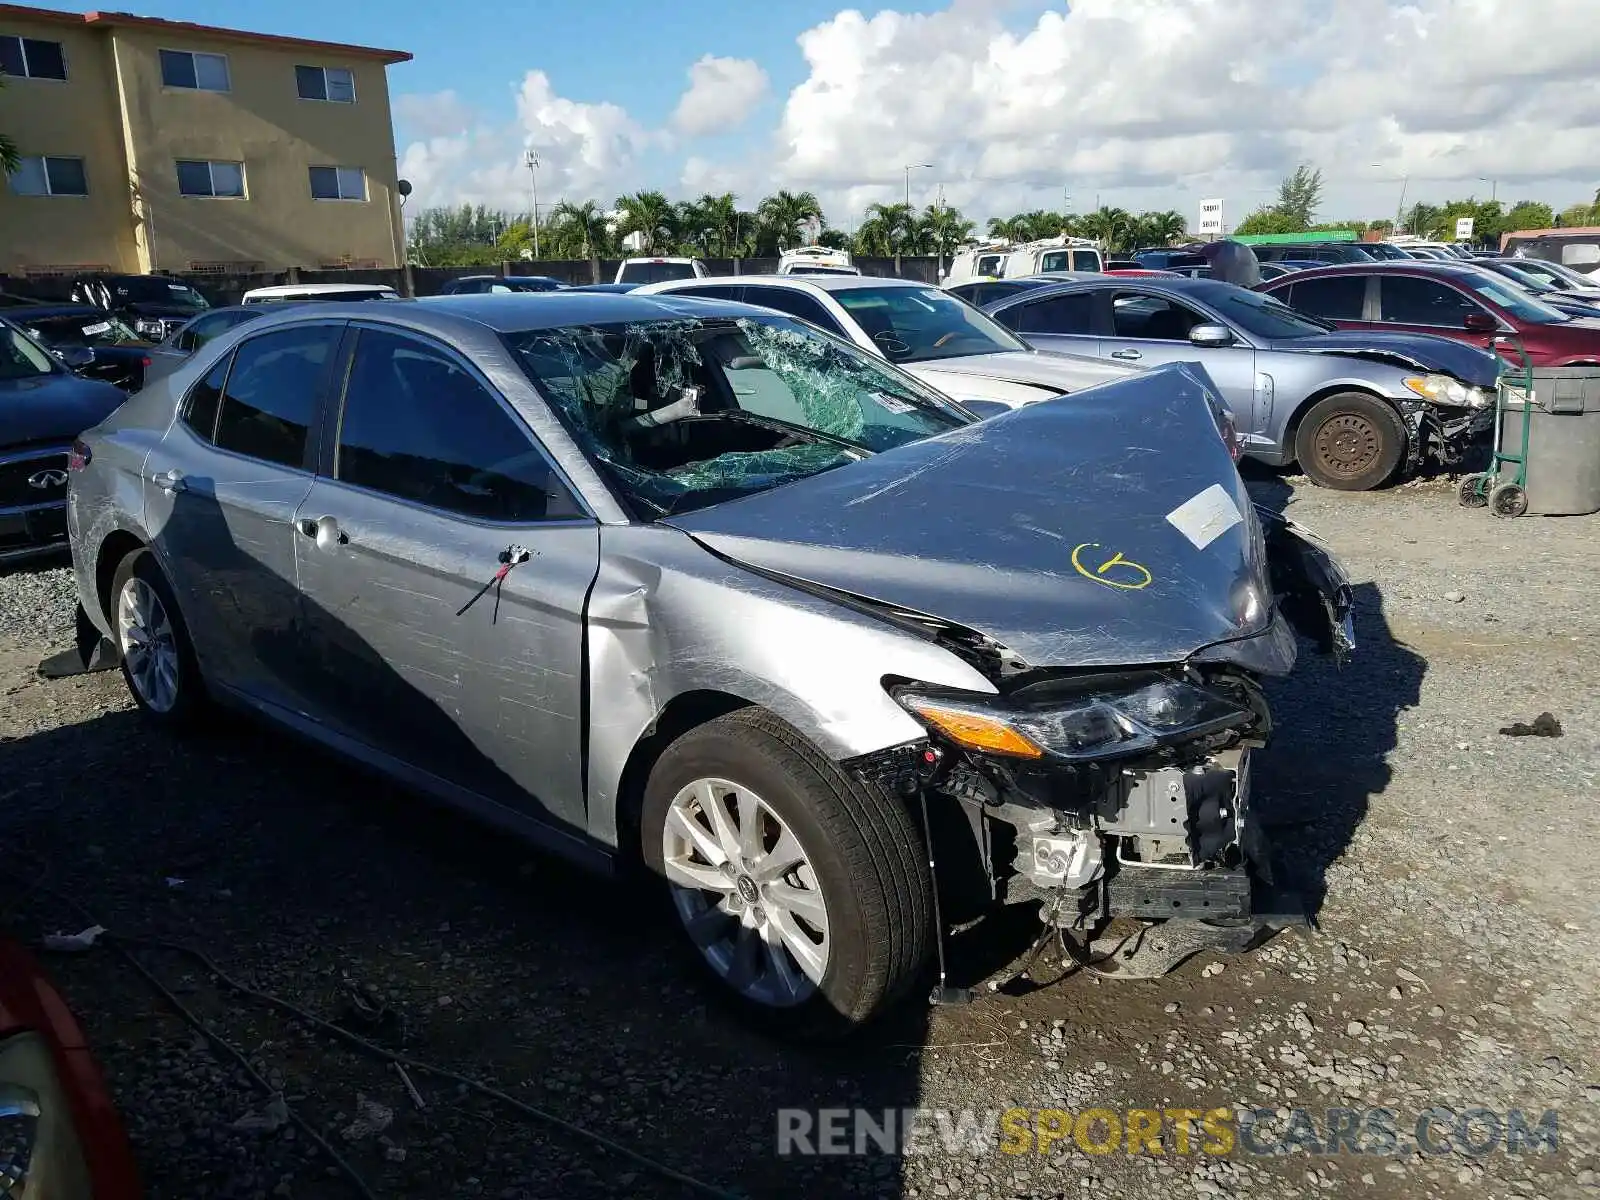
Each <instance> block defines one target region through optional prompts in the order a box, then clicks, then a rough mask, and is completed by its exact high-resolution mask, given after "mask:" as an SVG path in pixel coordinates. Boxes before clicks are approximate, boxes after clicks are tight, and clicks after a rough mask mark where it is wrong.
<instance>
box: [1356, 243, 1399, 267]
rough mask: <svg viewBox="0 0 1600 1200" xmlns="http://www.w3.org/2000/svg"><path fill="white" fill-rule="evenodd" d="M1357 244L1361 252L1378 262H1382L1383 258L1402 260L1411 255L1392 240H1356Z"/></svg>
mask: <svg viewBox="0 0 1600 1200" xmlns="http://www.w3.org/2000/svg"><path fill="white" fill-rule="evenodd" d="M1357 245H1359V246H1360V247H1361V249H1362V252H1363V253H1364V254H1366V255H1367V257H1368V258H1375V259H1377V260H1378V261H1379V262H1383V261H1385V260H1393V261H1395V262H1404V261H1405V260H1406V259H1408V258H1410V257H1411V256H1410V255H1409V254H1407V253H1406V252H1405V251H1404V250H1402V249H1401V248H1400V247H1399V246H1396V245H1395V244H1394V243H1393V242H1358V243H1357Z"/></svg>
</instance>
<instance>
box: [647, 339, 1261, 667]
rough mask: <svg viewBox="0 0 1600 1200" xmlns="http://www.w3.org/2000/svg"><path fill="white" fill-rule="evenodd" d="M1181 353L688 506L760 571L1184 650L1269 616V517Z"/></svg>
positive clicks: (907, 603)
mask: <svg viewBox="0 0 1600 1200" xmlns="http://www.w3.org/2000/svg"><path fill="white" fill-rule="evenodd" d="M1209 391H1211V382H1210V379H1209V377H1208V376H1207V375H1206V373H1205V372H1204V370H1202V369H1201V368H1199V367H1198V366H1196V365H1195V364H1189V363H1176V364H1171V365H1168V366H1163V367H1160V368H1157V369H1154V370H1149V371H1143V372H1141V373H1139V374H1138V375H1137V376H1135V377H1132V378H1128V379H1125V380H1123V381H1121V382H1117V383H1112V384H1108V385H1106V386H1105V387H1101V388H1097V389H1095V390H1094V391H1091V392H1085V393H1083V394H1081V395H1077V396H1072V397H1063V398H1061V399H1055V400H1046V401H1042V402H1040V403H1038V404H1033V405H1028V406H1025V407H1023V408H1018V409H1015V410H1012V411H1011V412H1007V413H1004V414H1002V415H1000V416H997V417H994V418H992V419H990V420H988V421H983V422H980V423H978V424H975V425H969V426H966V427H963V428H961V429H957V430H952V431H951V432H949V433H946V434H942V435H940V436H939V437H935V438H929V439H927V440H925V441H921V442H915V443H912V444H910V445H907V446H901V447H899V448H897V449H895V450H892V451H889V452H887V453H883V454H879V455H876V456H874V457H872V458H869V459H865V460H863V461H861V462H858V463H853V464H851V465H849V466H845V467H840V468H837V469H835V470H831V471H826V472H823V473H822V474H820V475H815V476H812V477H811V478H809V479H804V480H800V481H798V482H795V483H791V484H788V485H786V486H783V487H779V488H774V489H772V490H771V491H767V492H762V493H758V494H756V495H753V496H748V497H744V498H742V499H739V500H735V501H731V502H729V503H725V504H720V505H716V506H713V507H711V508H707V509H702V510H701V511H699V512H694V513H686V514H683V515H681V516H677V517H672V518H669V519H668V521H667V523H668V524H671V525H674V526H676V527H678V528H680V529H682V530H684V531H685V532H687V533H689V534H691V535H692V536H693V537H695V538H696V539H698V540H699V541H700V542H701V543H702V544H704V545H705V546H706V547H708V548H709V549H711V550H712V551H713V552H715V553H717V554H719V555H721V556H723V557H725V558H727V559H730V560H733V561H734V562H738V563H744V564H748V565H749V566H751V567H754V568H757V569H759V570H762V571H765V572H768V573H772V574H776V575H779V576H785V577H789V578H792V579H795V580H801V581H805V582H808V583H810V584H814V585H820V586H822V587H825V588H830V589H834V590H837V591H841V592H845V593H849V594H851V595H854V596H858V597H864V598H866V599H869V600H873V601H877V602H879V603H881V604H885V605H889V606H895V607H900V608H904V609H908V610H912V611H914V612H916V613H920V614H923V615H925V616H931V617H935V618H938V619H940V620H943V621H946V622H951V623H955V624H959V625H963V626H966V627H967V628H969V629H973V630H976V631H978V632H980V633H982V634H985V635H987V636H988V637H990V638H992V639H994V640H995V641H997V642H999V643H1001V644H1002V645H1003V646H1005V647H1007V648H1009V649H1010V650H1011V651H1013V652H1014V653H1015V654H1017V655H1018V656H1020V657H1021V658H1022V659H1024V660H1025V661H1026V662H1027V663H1028V664H1029V665H1030V666H1108V665H1135V664H1148V663H1170V662H1177V661H1180V660H1182V659H1185V658H1187V657H1188V656H1189V655H1190V654H1192V653H1194V652H1195V651H1197V650H1200V649H1202V648H1203V647H1206V646H1209V645H1212V644H1215V643H1217V642H1222V641H1228V640H1234V639H1238V638H1242V637H1247V636H1251V635H1254V634H1257V633H1260V632H1263V631H1264V630H1266V629H1267V628H1268V626H1269V624H1270V623H1271V620H1272V599H1271V597H1272V592H1271V585H1270V582H1269V578H1268V574H1267V567H1266V562H1265V551H1264V549H1263V543H1262V536H1261V529H1260V526H1259V524H1258V522H1257V519H1256V517H1255V513H1254V510H1253V508H1252V506H1251V504H1250V500H1249V497H1248V495H1247V493H1246V491H1245V488H1244V484H1243V482H1242V481H1241V480H1240V478H1239V473H1238V471H1237V470H1236V469H1235V468H1234V465H1233V461H1232V459H1231V458H1230V457H1229V455H1228V451H1227V448H1226V447H1225V446H1224V445H1223V443H1222V439H1221V438H1220V437H1219V436H1218V434H1217V429H1216V425H1215V422H1214V420H1213V417H1212V414H1211V410H1210V406H1211V404H1213V403H1215V401H1214V399H1213V398H1211V397H1208V395H1207V393H1208V392H1209Z"/></svg>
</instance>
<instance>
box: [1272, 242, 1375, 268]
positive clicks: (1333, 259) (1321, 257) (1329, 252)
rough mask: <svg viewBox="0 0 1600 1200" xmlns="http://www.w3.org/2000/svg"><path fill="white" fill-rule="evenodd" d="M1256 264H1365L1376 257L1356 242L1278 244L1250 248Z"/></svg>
mask: <svg viewBox="0 0 1600 1200" xmlns="http://www.w3.org/2000/svg"><path fill="white" fill-rule="evenodd" d="M1250 249H1251V250H1252V251H1254V252H1255V256H1256V261H1257V262H1277V261H1278V260H1279V259H1280V258H1287V259H1291V260H1295V261H1299V262H1319V263H1330V264H1331V263H1365V262H1373V261H1375V260H1376V256H1375V255H1373V254H1369V253H1368V252H1367V250H1366V247H1364V246H1362V245H1361V244H1359V243H1357V242H1279V243H1277V244H1274V245H1265V246H1257V245H1252V246H1251V247H1250Z"/></svg>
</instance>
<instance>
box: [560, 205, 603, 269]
mask: <svg viewBox="0 0 1600 1200" xmlns="http://www.w3.org/2000/svg"><path fill="white" fill-rule="evenodd" d="M549 225H550V230H551V232H552V233H554V234H555V235H556V237H557V239H558V242H566V241H567V239H569V238H570V239H571V240H573V241H576V242H577V244H578V245H579V246H581V247H582V250H583V257H584V258H593V257H594V256H595V255H596V254H598V253H599V252H600V248H601V243H602V242H603V241H604V238H605V220H604V217H603V215H602V214H601V212H600V205H599V204H598V203H597V202H596V201H594V200H584V201H581V202H579V203H576V204H575V203H573V202H572V201H570V200H563V201H562V202H561V203H560V204H558V205H556V206H555V207H554V208H553V209H551V210H550V220H549Z"/></svg>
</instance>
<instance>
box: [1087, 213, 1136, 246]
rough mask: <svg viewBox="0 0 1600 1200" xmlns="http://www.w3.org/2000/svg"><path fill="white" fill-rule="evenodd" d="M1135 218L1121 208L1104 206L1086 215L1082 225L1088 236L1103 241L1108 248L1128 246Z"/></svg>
mask: <svg viewBox="0 0 1600 1200" xmlns="http://www.w3.org/2000/svg"><path fill="white" fill-rule="evenodd" d="M1132 223H1133V218H1132V217H1130V216H1129V215H1128V214H1127V212H1125V211H1124V210H1123V209H1120V208H1109V207H1104V206H1102V207H1101V208H1099V209H1097V210H1096V211H1094V212H1092V213H1090V214H1089V215H1088V216H1086V217H1084V218H1083V220H1082V222H1080V225H1081V227H1082V229H1083V232H1084V234H1085V235H1087V236H1088V237H1092V238H1094V239H1095V240H1096V241H1098V242H1100V243H1102V244H1103V245H1104V246H1105V247H1106V249H1108V250H1121V249H1124V248H1126V247H1127V244H1128V234H1129V233H1130V232H1131V229H1132Z"/></svg>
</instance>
